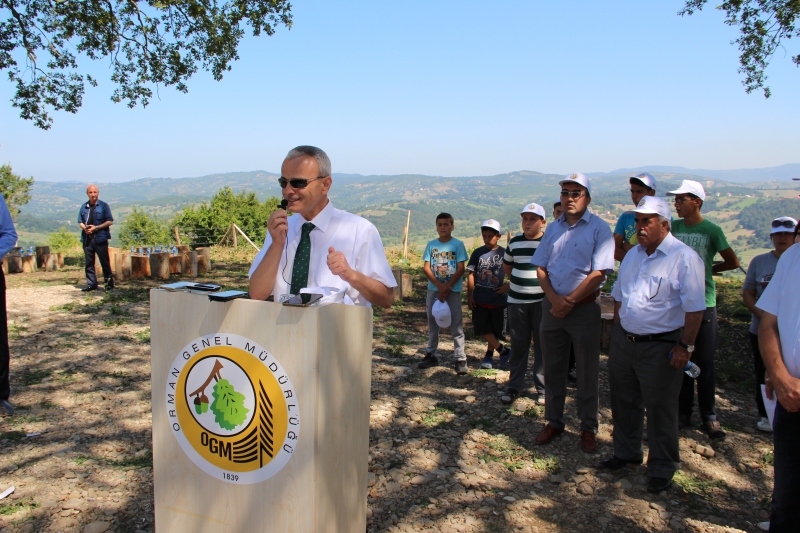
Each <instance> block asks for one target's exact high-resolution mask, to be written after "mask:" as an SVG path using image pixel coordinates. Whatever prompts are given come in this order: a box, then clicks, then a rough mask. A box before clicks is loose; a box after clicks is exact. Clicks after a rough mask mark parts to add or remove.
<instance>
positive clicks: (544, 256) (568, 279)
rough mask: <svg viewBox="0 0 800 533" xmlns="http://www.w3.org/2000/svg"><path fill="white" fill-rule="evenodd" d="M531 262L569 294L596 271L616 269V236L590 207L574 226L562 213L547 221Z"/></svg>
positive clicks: (560, 291)
mask: <svg viewBox="0 0 800 533" xmlns="http://www.w3.org/2000/svg"><path fill="white" fill-rule="evenodd" d="M531 263H533V264H534V265H536V266H538V267H542V268H543V269H545V270H547V274H548V276H549V277H550V284H551V285H552V286H553V290H554V291H555V292H556V294H558V295H561V296H566V295H568V294H571V293H572V291H574V290H575V289H577V288H578V285H580V284H581V282H582V281H583V280H585V279H586V277H587V276H588V275H589V274H591V273H592V272H593V271H595V270H600V271H605V272H606V273H607V274H610V273H611V272H613V271H614V235H613V234H612V233H611V228H609V227H608V223H607V222H606V221H604V220H603V219H602V218H600V217H598V216H596V215H593V214H591V213H590V212H589V210H588V209H587V210H586V212H584V213H583V216H582V217H581V218H580V220H578V221H577V222H576V223H575V224H573V225H572V226H570V225H569V222H567V219H566V215H563V214H562V215H561V216H560V217H558V219H557V220H556V221H555V222H553V223H552V224H548V226H547V231H545V232H544V237H542V241H541V242H540V243H539V247H538V248H537V249H536V253H535V254H533V257H532V258H531Z"/></svg>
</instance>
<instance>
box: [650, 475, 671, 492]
mask: <svg viewBox="0 0 800 533" xmlns="http://www.w3.org/2000/svg"><path fill="white" fill-rule="evenodd" d="M671 485H672V478H667V477H651V478H650V483H648V484H647V491H648V492H656V493H657V492H664V491H665V490H667V489H668V488H670V486H671Z"/></svg>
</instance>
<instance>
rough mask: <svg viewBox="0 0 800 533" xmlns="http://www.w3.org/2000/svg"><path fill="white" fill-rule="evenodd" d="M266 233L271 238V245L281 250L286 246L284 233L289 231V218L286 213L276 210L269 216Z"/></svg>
mask: <svg viewBox="0 0 800 533" xmlns="http://www.w3.org/2000/svg"><path fill="white" fill-rule="evenodd" d="M267 231H269V234H270V236H271V237H272V243H273V244H276V245H278V246H280V247H281V248H283V245H284V244H286V232H287V231H289V218H288V217H287V215H286V211H284V210H283V209H277V210H275V211H273V212H272V213H271V214H270V215H269V219H268V220H267Z"/></svg>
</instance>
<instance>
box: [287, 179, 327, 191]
mask: <svg viewBox="0 0 800 533" xmlns="http://www.w3.org/2000/svg"><path fill="white" fill-rule="evenodd" d="M325 177H327V176H319V177H317V178H312V179H310V180H304V179H302V178H293V179H290V180H287V179H286V178H284V177H283V176H281V177H280V178H278V183H279V184H280V186H281V189H285V188H286V185H291V186H292V189H305V188H306V187H308V184H309V183H311V182H312V181H314V180H321V179H323V178H325Z"/></svg>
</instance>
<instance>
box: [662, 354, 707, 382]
mask: <svg viewBox="0 0 800 533" xmlns="http://www.w3.org/2000/svg"><path fill="white" fill-rule="evenodd" d="M669 358H670V359H672V352H669ZM683 371H684V372H686V375H687V376H689V377H690V378H692V379H697V376H699V375H700V367H699V366H697V365H696V364H694V363H692V362H691V361H689V362H688V363H686V367H684V369H683Z"/></svg>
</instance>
